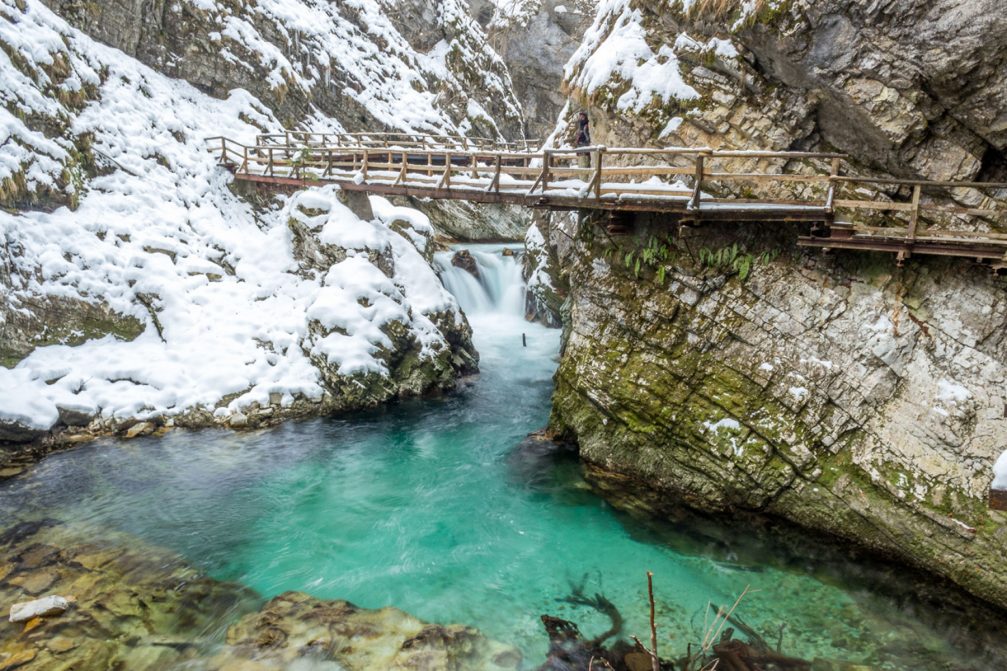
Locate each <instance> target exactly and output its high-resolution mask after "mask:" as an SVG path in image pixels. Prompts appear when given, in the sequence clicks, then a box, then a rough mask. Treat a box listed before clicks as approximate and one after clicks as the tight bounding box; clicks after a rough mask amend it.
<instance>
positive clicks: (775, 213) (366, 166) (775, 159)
mask: <svg viewBox="0 0 1007 671" xmlns="http://www.w3.org/2000/svg"><path fill="white" fill-rule="evenodd" d="M372 135H373V134H372ZM263 137H266V136H263ZM268 137H271V138H272V137H273V136H268ZM431 137H432V136H431ZM356 139H357V137H356V136H347V137H344V138H343V139H342V140H341V141H346V142H349V141H351V140H352V141H356ZM434 139H435V138H434ZM260 140H261V138H260ZM326 140H327V138H326V134H303V135H301V136H297V137H292V138H291V142H290V143H286V142H285V141H284V142H261V141H260V142H259V143H257V144H256V145H252V146H245V145H242V144H239V143H237V142H234V141H232V140H229V139H227V138H213V139H212V141H213V142H214V143H215V147H216V150H217V151H218V152H219V157H220V162H221V163H222V164H225V165H227V166H228V167H230V168H231V169H233V170H234V171H235V172H236V173H237V174H239V175H250V176H256V177H257V178H259V179H288V180H302V181H304V182H305V183H310V182H312V181H339V182H343V183H346V182H354V183H356V184H368V185H373V187H374V188H373V190H375V191H383V192H387V193H393V192H399V191H401V192H406V191H409V192H410V193H416V194H428V195H432V196H434V197H464V196H465V193H468V194H473V193H475V192H478V193H479V194H480V199H481V200H490V201H492V200H493V199H492V198H491V197H490V196H494V195H495V196H498V197H499V199H498V200H499V202H522V203H526V204H533V205H534V204H546V203H549V204H552V205H557V204H561V205H562V206H569V207H605V208H608V209H652V210H677V211H679V212H680V213H682V214H683V216H696V217H697V218H704V219H717V218H725V219H726V218H730V219H734V220H739V219H745V218H748V219H753V220H754V219H761V218H768V219H771V220H774V221H789V220H803V221H807V220H818V221H825V220H828V221H830V222H832V221H838V222H840V223H839V225H838V226H839V228H840V229H841V230H843V231H845V232H846V233H845V234H848V235H849V236H870V237H874V238H885V239H893V240H899V241H901V242H902V243H904V244H912V243H914V242H916V241H917V240H944V241H949V242H953V243H954V242H963V241H969V240H976V239H982V240H988V241H991V242H992V244H995V245H999V244H1001V242H1005V241H1007V233H1004V232H1001V230H999V227H1000V226H1002V225H1005V224H1007V221H1005V219H1007V207H1005V203H1004V200H1002V199H1001V198H999V197H998V196H1001V195H1004V194H1007V191H1004V193H1003V194H1001V193H999V192H1000V191H1001V190H1007V184H1004V183H986V182H978V183H977V182H928V181H922V180H898V179H882V178H872V177H858V176H848V175H844V174H842V166H843V159H844V158H845V157H844V156H843V155H842V154H832V153H816V152H773V151H715V150H710V149H703V148H699V149H697V148H685V147H682V148H675V147H669V148H656V149H652V148H607V147H601V146H594V147H582V148H573V149H568V148H563V149H544V150H538V151H534V152H532V151H522V150H509V149H504V150H501V149H500V148H499V147H493V148H480V147H469V148H465V147H457V148H455V147H438V148H427V147H422V146H420V147H416V146H411V145H405V144H403V145H397V144H394V142H395V140H389V141H388V146H375V145H373V144H371V145H365V146H360V145H354V144H350V145H340V144H336V143H335V142H333V141H332V140H331V138H329V139H328V143H327V144H326V143H325V142H326ZM424 141H425V140H424ZM411 142H418V141H411ZM396 190H397V191H396ZM452 192H453V193H454V194H455V195H453V196H452V195H451V194H452ZM994 192H995V193H994ZM459 194H460V195H459ZM519 197H520V198H519ZM844 218H845V220H846V221H845V223H844V222H843V219H844ZM977 221H978V223H979V224H980V225H981V226H984V227H985V228H986V229H988V230H985V231H976V230H975V229H976V223H977ZM823 246H824V245H823Z"/></svg>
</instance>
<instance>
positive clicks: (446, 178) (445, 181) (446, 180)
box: [437, 152, 451, 190]
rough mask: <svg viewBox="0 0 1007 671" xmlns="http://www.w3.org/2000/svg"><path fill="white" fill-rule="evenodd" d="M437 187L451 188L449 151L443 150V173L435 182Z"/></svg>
mask: <svg viewBox="0 0 1007 671" xmlns="http://www.w3.org/2000/svg"><path fill="white" fill-rule="evenodd" d="M437 188H438V189H448V190H450V189H451V152H444V174H443V175H441V181H440V182H439V183H438V184H437Z"/></svg>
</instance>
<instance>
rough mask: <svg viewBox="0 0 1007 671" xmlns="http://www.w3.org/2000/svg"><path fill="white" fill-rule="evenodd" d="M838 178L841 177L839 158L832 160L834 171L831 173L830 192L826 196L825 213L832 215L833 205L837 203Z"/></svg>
mask: <svg viewBox="0 0 1007 671" xmlns="http://www.w3.org/2000/svg"><path fill="white" fill-rule="evenodd" d="M836 177H839V157H838V156H837V157H834V158H833V159H832V170H831V172H829V190H828V192H827V193H826V194H825V211H826V212H828V213H829V214H831V213H832V210H833V203H835V202H836Z"/></svg>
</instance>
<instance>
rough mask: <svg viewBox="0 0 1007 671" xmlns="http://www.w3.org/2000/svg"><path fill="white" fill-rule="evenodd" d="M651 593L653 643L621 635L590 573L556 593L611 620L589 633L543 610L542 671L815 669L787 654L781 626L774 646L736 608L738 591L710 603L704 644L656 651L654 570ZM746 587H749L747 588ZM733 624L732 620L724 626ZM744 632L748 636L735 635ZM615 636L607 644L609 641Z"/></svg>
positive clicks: (615, 613) (617, 616)
mask: <svg viewBox="0 0 1007 671" xmlns="http://www.w3.org/2000/svg"><path fill="white" fill-rule="evenodd" d="M647 578H648V597H649V601H650V609H651V612H650V616H651V619H650V624H651V630H650V634H651V636H650V647H649V648H648V647H647V646H646V645H644V643H643V642H642V641H640V639H639V638H637V637H636V636H632V637H631V638H632V640H633V641H634V643H635V645H634V644H629V643H626V642H625V641H622V640H618V638H617V637H618V635H619V634H620V632H621V631H622V628H623V617H622V614H621V613H620V612H619V609H618V608H616V606H615V604H613V603H612V602H611V601H610V600H609V599H608V598H606V597H605V596H604V595H603V594H601V593H595V594H594V595H593V596H587V595H586V594H585V584H586V582H587V578H586V576H585V579H584V580H583V581H582V582H581V584H579V585H571V594H570V595H569V596H566V597H563V598H561V599H558V601H561V602H564V603H570V604H575V605H578V606H588V607H590V608H593V609H595V610H597V611H598V612H599V613H602V614H604V615H606V616H607V617H608V618H609V620H610V621H611V626H610V627H609V628H608V629H607V630H606V631H605V632H603V633H602V634H600V635H598V636H596V637H594V638H591V639H585V638H584V637H583V635H582V634H581V632H580V629H579V627H578V626H577V625H576V624H575V623H573V622H570V621H569V620H564V619H562V618H558V617H553V616H550V615H543V616H542V624H543V625H544V626H545V630H546V634H547V635H548V636H549V654H548V657H547V659H546V662H545V664H543V665H542V666H540V667H539V669H538V671H599V670H602V671H608V670H611V671H709V670H712V669H716V671H811V663H810V662H808V661H806V660H803V659H799V658H797V657H788V656H787V655H784V654H782V653H781V652H780V648H781V647H782V642H783V629H784V627H782V626H781V627H780V629H779V631H777V632H774V633H776V636H777V641H776V646H775V649H774V648H773V647H771V646H770V644H769V643H768V642H767V641H766V639H765V638H764V637H763V636H762V635H761V634H760V633H759V632H758V631H756V629H755V628H754V627H752V626H751V625H749V624H748V623H747V622H745V620H744V619H742V618H741V617H740V616H739V615H738V614H737V613H735V609H736V608H737V606H738V603H739V602H740V601H741V599H742V598H743V597H744V593H742V596H741V597H739V599H738V602H735V604H734V607H732V608H731V609H729V610H728V609H725V608H720V609H718V608H716V607H714V606H713V605H711V606H710V607H711V608H712V609H713V610H714V612H715V613H716V615H717V617H716V618H715V619H714V622H713V624H712V625H711V626H710V627H709V628H708V630H707V632H706V635H705V637H704V641H703V644H702V646H700V648H699V649H698V650H697V649H694V648H693V646H692V644H691V643H690V644H689V645H688V647H687V650H686V654H685V656H684V657H680V658H678V659H677V660H675V661H671V660H666V659H661V658H660V657H658V655H657V650H656V649H657V624H656V622H655V616H654V610H655V603H654V597H653V583H652V576H651V575H649V574H648V576H647ZM746 592H747V589H746ZM726 624H730V625H731V626H725V625H726ZM736 631H737V632H740V633H741V634H742V635H743V636H744V637H745V638H747V642H745V641H742V640H738V639H735V638H734V635H735V632H736ZM612 638H616V640H615V641H614V642H613V643H611V644H610V645H609V646H605V645H604V643H605V641H608V640H609V639H612Z"/></svg>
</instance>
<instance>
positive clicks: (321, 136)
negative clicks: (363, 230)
mask: <svg viewBox="0 0 1007 671" xmlns="http://www.w3.org/2000/svg"><path fill="white" fill-rule="evenodd" d="M255 144H256V145H257V146H269V145H274V146H300V147H373V148H384V147H396V148H402V149H436V148H445V149H448V148H449V149H460V150H462V151H468V150H475V149H505V150H512V151H533V150H535V149H537V148H538V147H539V146H541V141H540V140H532V139H524V140H518V141H516V142H506V141H503V140H499V139H494V138H487V137H478V136H465V135H439V134H431V133H400V132H376V133H375V132H367V133H319V132H308V131H284V132H282V133H263V134H260V135H257V136H256V142H255Z"/></svg>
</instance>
